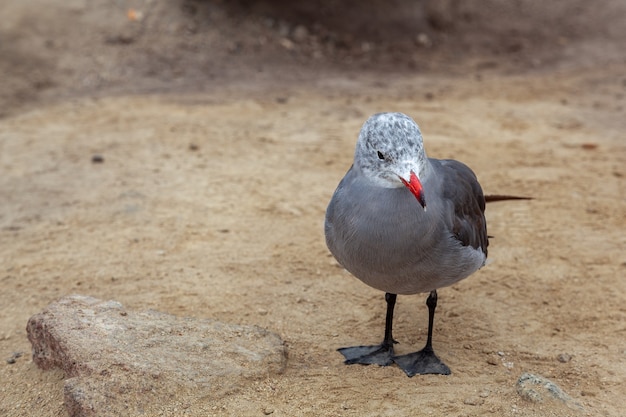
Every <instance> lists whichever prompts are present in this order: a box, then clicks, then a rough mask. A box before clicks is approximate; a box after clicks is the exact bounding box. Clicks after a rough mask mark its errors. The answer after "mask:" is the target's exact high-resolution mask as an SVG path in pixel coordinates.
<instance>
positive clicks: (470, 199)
mask: <svg viewBox="0 0 626 417" xmlns="http://www.w3.org/2000/svg"><path fill="white" fill-rule="evenodd" d="M431 162H432V163H433V165H435V161H432V160H431ZM437 162H439V167H440V169H441V170H442V171H443V172H442V174H443V175H442V177H443V178H444V182H443V198H444V199H446V200H448V201H450V202H451V203H452V205H453V206H454V218H453V224H452V233H453V234H454V236H455V237H456V239H458V240H459V241H460V242H461V244H462V245H463V246H471V247H473V248H475V249H479V248H480V249H481V250H482V251H483V253H484V254H485V256H487V246H489V238H488V236H487V222H486V220H485V196H484V194H483V190H482V188H481V187H480V184H479V183H478V180H477V179H476V175H475V174H474V172H472V170H471V169H470V168H469V167H468V166H467V165H465V164H463V163H461V162H459V161H455V160H451V159H444V160H440V161H437Z"/></svg>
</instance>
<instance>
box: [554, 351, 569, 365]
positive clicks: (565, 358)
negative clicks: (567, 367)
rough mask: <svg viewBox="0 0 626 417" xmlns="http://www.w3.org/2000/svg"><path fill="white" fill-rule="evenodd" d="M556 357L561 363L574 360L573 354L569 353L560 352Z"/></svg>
mask: <svg viewBox="0 0 626 417" xmlns="http://www.w3.org/2000/svg"><path fill="white" fill-rule="evenodd" d="M556 359H557V360H558V361H559V362H561V363H567V362H569V361H571V360H572V355H569V354H567V353H559V355H558V356H557V357H556Z"/></svg>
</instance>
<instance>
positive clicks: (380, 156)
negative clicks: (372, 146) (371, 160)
mask: <svg viewBox="0 0 626 417" xmlns="http://www.w3.org/2000/svg"><path fill="white" fill-rule="evenodd" d="M376 153H377V154H378V159H381V160H383V161H384V160H385V155H383V153H382V152H381V151H377V152H376Z"/></svg>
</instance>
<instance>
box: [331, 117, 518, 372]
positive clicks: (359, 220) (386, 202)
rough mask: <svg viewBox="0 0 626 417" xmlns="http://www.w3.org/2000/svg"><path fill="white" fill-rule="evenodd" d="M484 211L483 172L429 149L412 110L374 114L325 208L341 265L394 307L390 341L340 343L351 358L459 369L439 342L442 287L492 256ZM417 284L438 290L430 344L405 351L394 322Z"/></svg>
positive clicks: (432, 295) (419, 368) (422, 289)
mask: <svg viewBox="0 0 626 417" xmlns="http://www.w3.org/2000/svg"><path fill="white" fill-rule="evenodd" d="M497 197H504V199H507V198H506V197H507V196H497ZM496 200H497V199H494V201H496ZM484 212H485V196H484V194H483V191H482V188H481V186H480V184H479V183H478V180H477V179H476V175H475V174H474V173H473V172H472V170H471V169H470V168H469V167H467V165H465V164H463V163H461V162H458V161H455V160H450V159H444V160H439V159H433V158H428V157H427V156H426V152H425V150H424V144H423V139H422V134H421V131H420V128H419V127H418V125H417V124H416V123H415V121H414V120H413V119H411V118H410V117H409V116H407V115H405V114H403V113H378V114H375V115H373V116H371V117H370V118H369V119H368V120H367V121H366V122H365V124H364V125H363V127H362V128H361V131H360V133H359V137H358V140H357V144H356V150H355V153H354V162H353V164H352V166H351V167H350V169H349V170H348V172H347V173H346V175H345V176H344V177H343V179H342V180H341V182H340V183H339V185H338V187H337V189H336V190H335V192H334V194H333V196H332V198H331V200H330V203H329V205H328V208H327V210H326V219H325V223H324V232H325V235H326V244H327V246H328V249H329V250H330V252H331V253H332V254H333V256H334V257H335V259H337V261H338V262H339V264H341V265H342V266H343V267H344V268H345V269H346V270H348V271H349V272H350V273H351V274H352V275H354V276H355V277H356V278H358V279H360V280H361V281H363V282H364V283H365V284H367V285H369V286H371V287H373V288H376V289H378V290H380V291H383V292H385V300H386V303H387V315H386V320H385V334H384V338H383V341H382V343H380V344H378V345H372V346H353V347H345V348H341V349H339V352H341V354H342V355H343V356H344V357H345V363H346V364H364V365H367V364H377V365H381V366H388V365H392V364H394V363H395V364H397V365H398V366H399V367H400V368H401V369H402V370H403V371H404V372H405V373H406V375H407V376H409V377H412V376H414V375H416V374H440V375H449V374H450V368H449V367H448V366H447V365H446V364H445V363H443V362H442V361H441V360H440V359H439V358H438V357H437V355H435V352H434V350H433V344H432V336H433V322H434V317H435V309H436V307H437V289H439V288H442V287H447V286H449V285H452V284H454V283H456V282H458V281H460V280H462V279H464V278H467V277H468V276H470V275H471V274H473V273H474V272H476V271H477V270H478V269H480V268H481V267H482V266H484V265H485V261H486V259H487V246H488V245H489V236H488V235H487V225H486V221H485V215H484ZM418 293H428V294H429V295H428V298H427V300H426V305H427V306H428V336H427V339H426V345H425V346H424V348H423V349H422V350H420V351H417V352H414V353H409V354H406V355H400V356H396V355H395V354H394V343H397V342H396V341H395V340H394V338H393V335H392V327H393V312H394V307H395V304H396V298H397V295H398V294H401V295H410V294H418Z"/></svg>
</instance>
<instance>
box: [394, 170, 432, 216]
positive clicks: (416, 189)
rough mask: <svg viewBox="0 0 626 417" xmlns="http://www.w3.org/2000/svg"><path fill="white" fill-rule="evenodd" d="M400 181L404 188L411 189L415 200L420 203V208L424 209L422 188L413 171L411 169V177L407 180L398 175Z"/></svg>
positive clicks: (424, 202) (424, 201)
mask: <svg viewBox="0 0 626 417" xmlns="http://www.w3.org/2000/svg"><path fill="white" fill-rule="evenodd" d="M400 181H402V184H404V185H405V186H406V188H408V189H409V191H411V193H412V194H413V195H414V196H415V198H417V201H418V202H419V203H420V205H421V206H422V208H423V209H424V210H426V200H425V199H424V189H423V188H422V183H421V182H420V180H419V178H417V175H415V172H413V171H411V177H410V178H409V181H408V182H407V181H406V180H405V179H404V178H402V177H400Z"/></svg>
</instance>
